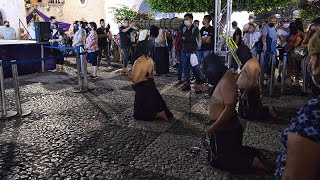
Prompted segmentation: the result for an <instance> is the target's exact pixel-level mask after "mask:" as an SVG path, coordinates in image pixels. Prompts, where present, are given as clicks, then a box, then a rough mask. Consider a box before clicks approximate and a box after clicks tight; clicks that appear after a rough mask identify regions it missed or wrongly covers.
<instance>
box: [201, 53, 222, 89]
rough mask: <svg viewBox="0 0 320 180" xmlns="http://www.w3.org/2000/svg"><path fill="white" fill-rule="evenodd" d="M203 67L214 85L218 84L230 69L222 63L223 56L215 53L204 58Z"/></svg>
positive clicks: (209, 80)
mask: <svg viewBox="0 0 320 180" xmlns="http://www.w3.org/2000/svg"><path fill="white" fill-rule="evenodd" d="M203 69H204V72H205V74H206V77H207V78H208V82H209V83H210V84H211V85H212V86H213V87H215V86H217V84H218V83H219V81H220V79H221V78H222V77H223V75H224V74H225V73H226V72H227V70H228V69H227V67H226V66H225V65H224V64H223V63H222V61H221V58H220V57H219V56H217V55H215V54H213V53H212V54H210V55H209V56H207V57H205V58H204V60H203Z"/></svg>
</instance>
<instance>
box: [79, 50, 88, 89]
mask: <svg viewBox="0 0 320 180" xmlns="http://www.w3.org/2000/svg"><path fill="white" fill-rule="evenodd" d="M80 53H84V49H83V47H80ZM80 57H81V67H82V75H83V84H84V87H85V88H86V89H87V88H88V73H87V72H88V70H87V69H88V68H87V64H88V63H87V61H86V55H81V56H80Z"/></svg>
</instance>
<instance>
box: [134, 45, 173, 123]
mask: <svg viewBox="0 0 320 180" xmlns="http://www.w3.org/2000/svg"><path fill="white" fill-rule="evenodd" d="M135 57H139V58H138V59H137V60H136V61H135V62H134V64H133V68H132V73H129V78H130V79H131V81H132V83H133V85H132V87H133V89H134V90H135V92H136V94H135V101H134V115H133V117H134V118H135V119H136V120H145V121H152V120H156V119H159V120H165V121H168V120H169V119H170V118H172V117H173V114H172V113H171V112H170V110H169V109H168V108H167V106H166V103H165V101H164V100H163V99H162V97H161V95H160V93H159V91H158V90H157V87H156V85H155V83H154V78H153V76H154V63H153V60H152V58H151V57H150V42H149V41H147V40H144V41H140V42H138V44H137V46H136V55H135Z"/></svg>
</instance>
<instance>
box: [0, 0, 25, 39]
mask: <svg viewBox="0 0 320 180" xmlns="http://www.w3.org/2000/svg"><path fill="white" fill-rule="evenodd" d="M21 9H23V10H22V11H21ZM0 11H1V13H2V16H3V20H4V21H9V22H10V25H11V27H13V28H15V29H16V32H18V29H19V19H21V21H22V23H23V24H26V12H25V11H24V0H0ZM21 27H22V25H21ZM17 35H18V33H17Z"/></svg>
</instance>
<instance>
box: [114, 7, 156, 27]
mask: <svg viewBox="0 0 320 180" xmlns="http://www.w3.org/2000/svg"><path fill="white" fill-rule="evenodd" d="M111 9H112V13H113V14H114V21H115V22H116V23H118V24H119V23H121V22H122V21H123V20H125V19H127V20H129V21H131V22H132V21H136V20H143V19H144V20H146V19H153V16H152V15H151V14H145V13H142V14H140V13H138V12H137V11H134V10H132V9H130V8H129V7H128V6H121V7H120V8H111Z"/></svg>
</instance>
